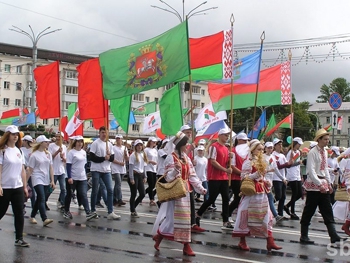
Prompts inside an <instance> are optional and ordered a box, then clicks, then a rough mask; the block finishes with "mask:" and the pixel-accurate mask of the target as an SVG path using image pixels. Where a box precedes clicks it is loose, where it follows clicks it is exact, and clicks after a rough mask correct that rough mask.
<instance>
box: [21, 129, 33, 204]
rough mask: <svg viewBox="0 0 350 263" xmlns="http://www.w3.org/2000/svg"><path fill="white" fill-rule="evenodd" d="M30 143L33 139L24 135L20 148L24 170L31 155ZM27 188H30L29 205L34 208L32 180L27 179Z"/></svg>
mask: <svg viewBox="0 0 350 263" xmlns="http://www.w3.org/2000/svg"><path fill="white" fill-rule="evenodd" d="M32 143H33V138H32V136H30V135H25V136H24V137H23V138H22V147H21V151H22V154H23V156H24V161H25V164H24V168H25V169H26V168H27V166H28V162H29V157H30V155H31V154H32ZM27 184H28V186H29V187H30V189H31V190H32V191H31V195H30V194H29V197H30V202H31V205H32V207H33V206H34V203H35V191H34V188H33V184H32V179H31V178H29V179H28V182H27ZM26 201H27V199H26V200H25V202H26Z"/></svg>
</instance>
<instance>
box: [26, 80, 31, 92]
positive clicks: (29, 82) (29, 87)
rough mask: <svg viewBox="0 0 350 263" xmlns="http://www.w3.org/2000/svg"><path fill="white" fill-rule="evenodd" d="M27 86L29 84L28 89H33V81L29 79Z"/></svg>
mask: <svg viewBox="0 0 350 263" xmlns="http://www.w3.org/2000/svg"><path fill="white" fill-rule="evenodd" d="M27 86H28V89H30V90H31V89H32V82H31V81H28V83H27Z"/></svg>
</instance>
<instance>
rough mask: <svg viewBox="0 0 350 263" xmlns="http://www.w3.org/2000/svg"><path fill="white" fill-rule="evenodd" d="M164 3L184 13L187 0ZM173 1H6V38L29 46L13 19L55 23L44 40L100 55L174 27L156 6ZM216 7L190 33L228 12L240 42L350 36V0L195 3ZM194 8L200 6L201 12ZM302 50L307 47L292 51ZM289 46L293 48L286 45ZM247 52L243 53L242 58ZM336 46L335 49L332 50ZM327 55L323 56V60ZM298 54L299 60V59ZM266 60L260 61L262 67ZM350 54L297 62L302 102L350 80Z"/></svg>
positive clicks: (192, 2)
mask: <svg viewBox="0 0 350 263" xmlns="http://www.w3.org/2000/svg"><path fill="white" fill-rule="evenodd" d="M202 2H203V1H201V0H185V14H187V13H188V12H189V11H190V10H192V9H193V8H195V7H196V6H198V5H199V4H201V3H202ZM166 3H168V4H169V5H171V6H172V7H173V8H174V9H176V10H177V11H178V12H179V13H180V14H181V15H182V12H183V5H182V3H183V1H182V0H166ZM151 5H156V6H159V7H162V8H168V7H167V6H166V5H164V4H162V3H161V2H160V1H159V0H100V1H96V0H84V1H77V0H70V1H68V0H60V1H57V0H29V1H28V0H11V1H10V0H0V17H1V24H0V42H4V43H9V44H17V45H23V46H31V45H32V44H31V41H30V40H29V38H28V37H25V36H23V35H21V34H18V33H14V32H12V31H10V30H9V28H11V26H12V25H15V26H18V27H20V28H22V29H24V30H26V31H29V30H30V29H29V27H28V25H31V26H32V28H33V29H34V31H35V32H36V33H38V32H40V31H41V30H43V29H45V28H46V27H48V26H51V28H52V29H57V28H61V29H62V31H59V32H56V33H53V34H51V35H47V36H44V37H43V38H42V39H40V41H39V44H38V47H39V48H42V49H49V50H57V51H64V52H71V53H78V54H84V55H93V56H97V55H98V54H99V53H101V52H103V51H106V50H108V49H111V48H115V47H121V46H125V45H130V44H134V43H136V42H140V41H143V40H146V39H149V38H152V37H154V36H156V35H159V34H161V33H162V32H164V31H166V30H168V29H170V28H171V27H173V26H175V25H177V24H178V23H179V19H178V18H177V17H176V16H175V15H173V14H171V13H168V12H164V11H161V10H159V9H155V8H152V7H151ZM210 7H218V8H217V9H215V10H209V11H207V12H206V13H207V15H200V16H193V17H191V18H190V20H189V28H190V37H201V36H204V35H210V34H214V33H216V32H218V31H221V30H224V29H229V27H230V16H231V14H232V13H233V14H234V17H235V24H234V38H235V44H248V43H259V42H260V35H261V33H262V31H265V32H266V38H265V43H268V42H276V41H288V40H298V39H309V38H319V37H329V39H326V40H325V41H328V42H333V41H336V40H338V39H335V38H334V37H331V36H335V35H343V34H344V35H347V36H348V37H347V38H343V39H350V28H349V25H350V15H349V10H350V1H349V0H334V1H329V0H307V1H305V0H284V1H281V0H245V1H242V0H208V1H207V3H206V4H205V5H203V6H201V7H200V8H199V9H197V10H202V9H205V8H210ZM197 10H196V11H197ZM336 46H337V48H338V51H339V52H340V53H341V54H343V55H344V56H345V57H349V56H350V43H349V42H345V43H341V44H337V45H336ZM330 49H331V46H330V45H328V46H321V47H311V48H310V52H311V54H312V55H321V54H327V53H328V51H330ZM292 51H293V56H295V57H297V56H301V55H302V54H303V53H304V51H305V49H304V48H303V49H298V50H292ZM286 53H287V50H286ZM247 54H248V53H238V55H239V56H240V57H243V56H245V55H247ZM332 54H333V53H331V55H332ZM277 57H278V51H276V52H264V53H263V60H264V59H265V61H266V63H264V65H265V64H266V65H271V64H272V63H273V61H271V60H266V59H272V58H277ZM323 59H324V56H321V57H320V58H319V59H318V60H323ZM296 62H297V61H294V63H296ZM263 68H264V66H262V69H263ZM349 70H350V59H342V58H339V57H338V58H336V59H335V61H333V60H332V57H329V58H328V59H327V60H326V61H325V62H323V63H315V62H314V61H313V60H312V59H311V58H309V62H308V64H307V65H306V63H305V61H303V62H301V63H299V64H298V65H296V66H293V67H292V87H293V93H294V94H295V95H296V98H297V101H305V100H307V101H309V102H311V103H312V102H314V101H315V100H316V98H317V96H318V94H319V88H320V86H321V85H322V84H327V85H328V84H329V83H330V82H331V81H332V80H333V79H335V78H337V77H344V78H346V79H347V80H348V81H350V76H349Z"/></svg>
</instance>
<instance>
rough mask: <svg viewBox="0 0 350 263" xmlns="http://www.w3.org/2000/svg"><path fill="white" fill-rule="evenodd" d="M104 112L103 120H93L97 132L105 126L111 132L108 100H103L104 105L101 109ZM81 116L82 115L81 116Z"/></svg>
mask: <svg viewBox="0 0 350 263" xmlns="http://www.w3.org/2000/svg"><path fill="white" fill-rule="evenodd" d="M101 108H102V109H103V110H104V113H103V114H104V117H103V118H96V119H93V120H92V124H93V126H94V128H95V129H96V130H99V129H100V127H102V126H105V127H106V129H107V130H109V110H108V100H103V104H102V107H101ZM80 116H81V114H80Z"/></svg>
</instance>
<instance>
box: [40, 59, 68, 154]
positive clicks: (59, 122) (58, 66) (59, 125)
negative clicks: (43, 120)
mask: <svg viewBox="0 0 350 263" xmlns="http://www.w3.org/2000/svg"><path fill="white" fill-rule="evenodd" d="M56 63H57V64H58V65H57V71H58V72H57V74H58V79H57V81H58V92H59V97H60V104H59V107H60V116H59V118H58V127H59V129H60V131H59V132H60V137H61V140H60V143H59V145H60V148H62V141H63V139H64V136H61V133H62V127H61V119H62V110H61V109H62V107H61V103H62V92H61V87H60V62H59V61H56ZM34 115H35V113H34ZM35 121H36V117H35ZM35 124H36V123H35ZM64 132H66V131H64ZM67 136H68V134H67Z"/></svg>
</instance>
